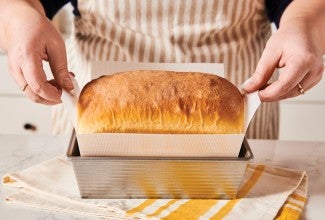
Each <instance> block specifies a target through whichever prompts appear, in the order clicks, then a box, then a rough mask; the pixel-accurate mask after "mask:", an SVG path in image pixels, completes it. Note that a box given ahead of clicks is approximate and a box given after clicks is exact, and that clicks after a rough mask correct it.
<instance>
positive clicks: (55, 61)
mask: <svg viewBox="0 0 325 220" xmlns="http://www.w3.org/2000/svg"><path fill="white" fill-rule="evenodd" d="M60 39H61V36H60ZM47 45H48V46H47V54H48V60H49V64H50V67H51V70H52V73H53V76H54V79H55V80H56V81H57V83H58V85H59V86H60V87H62V88H64V89H66V90H72V89H73V83H72V81H71V79H70V75H69V71H68V68H67V55H66V50H65V46H64V41H63V39H62V40H58V41H52V42H48V44H47Z"/></svg>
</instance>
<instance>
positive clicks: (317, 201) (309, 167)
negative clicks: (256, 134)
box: [0, 135, 325, 220]
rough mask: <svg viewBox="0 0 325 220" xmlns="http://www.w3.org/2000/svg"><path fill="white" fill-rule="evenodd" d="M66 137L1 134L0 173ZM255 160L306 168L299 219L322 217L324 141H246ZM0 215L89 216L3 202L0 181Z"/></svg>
mask: <svg viewBox="0 0 325 220" xmlns="http://www.w3.org/2000/svg"><path fill="white" fill-rule="evenodd" d="M68 141H69V137H67V136H33V135H0V175H1V176H3V175H4V174H5V173H10V172H15V171H19V170H22V169H25V168H28V167H30V166H32V165H35V164H38V163H40V162H42V161H45V160H48V159H51V158H53V157H55V156H60V155H63V154H65V151H66V148H67V145H68ZM249 143H250V145H251V148H252V151H253V153H254V156H255V159H254V163H263V164H268V165H274V166H280V167H285V168H291V169H301V170H306V171H307V173H308V181H309V188H308V189H309V193H308V194H309V196H308V202H307V205H306V207H305V209H304V212H303V216H302V219H308V220H309V219H323V218H324V215H325V209H324V205H323V204H325V169H324V168H325V142H302V141H269V140H250V141H249ZM0 219H29V220H34V219H35V220H38V219H40V220H41V219H42V220H57V219H71V220H84V219H90V218H88V217H83V216H76V215H71V214H64V213H57V212H50V211H43V210H38V209H35V208H29V207H22V206H18V205H10V204H7V203H5V202H4V194H3V190H2V185H0Z"/></svg>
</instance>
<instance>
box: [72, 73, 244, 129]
mask: <svg viewBox="0 0 325 220" xmlns="http://www.w3.org/2000/svg"><path fill="white" fill-rule="evenodd" d="M243 124H244V99H243V96H242V95H241V93H240V92H239V90H238V89H237V88H236V87H235V86H234V85H233V84H231V83H230V82H229V81H227V80H226V79H224V78H222V77H218V76H215V75H212V74H205V73H197V72H190V73H183V72H172V71H156V70H138V71H130V72H121V73H116V74H113V75H107V76H102V77H100V78H98V79H95V80H93V81H91V82H89V83H88V84H87V85H86V86H85V87H84V88H83V89H82V92H81V94H80V97H79V102H78V133H103V132H105V133H111V132H114V133H156V134H159V133H171V134H236V133H242V132H243Z"/></svg>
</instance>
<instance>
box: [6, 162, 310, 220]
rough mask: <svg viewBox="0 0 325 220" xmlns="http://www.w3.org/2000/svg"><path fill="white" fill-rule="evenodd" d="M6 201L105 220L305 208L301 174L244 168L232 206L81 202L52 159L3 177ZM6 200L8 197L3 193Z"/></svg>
mask: <svg viewBox="0 0 325 220" xmlns="http://www.w3.org/2000/svg"><path fill="white" fill-rule="evenodd" d="M3 184H4V185H5V186H8V187H7V188H6V190H9V189H11V192H12V187H16V188H15V190H14V193H12V194H11V195H7V197H6V201H7V202H9V203H15V204H20V205H27V206H33V207H37V208H42V209H47V210H52V211H59V212H67V213H73V214H80V215H86V216H91V217H100V218H107V219H134V218H137V219H177V220H179V219H290V220H291V219H299V216H300V214H301V212H302V209H303V207H304V205H305V203H306V196H307V175H306V172H305V171H296V170H288V169H283V168H276V167H271V166H266V165H248V167H247V170H246V172H245V175H244V177H243V181H242V184H241V186H240V189H239V192H238V199H234V200H213V199H209V200H203V199H125V200H109V199H108V200H83V199H80V198H79V191H78V187H77V183H76V180H75V177H74V173H73V168H72V165H71V164H70V163H69V162H68V161H66V160H65V159H64V158H55V159H52V160H49V161H46V162H43V163H41V164H38V165H36V166H33V167H31V168H28V169H26V170H23V171H21V172H17V173H12V174H7V175H5V176H4V177H3ZM6 194H8V192H6Z"/></svg>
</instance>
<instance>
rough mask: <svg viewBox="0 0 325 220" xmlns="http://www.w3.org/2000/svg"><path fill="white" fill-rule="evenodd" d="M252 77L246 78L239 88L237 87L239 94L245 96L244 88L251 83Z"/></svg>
mask: <svg viewBox="0 0 325 220" xmlns="http://www.w3.org/2000/svg"><path fill="white" fill-rule="evenodd" d="M251 80H252V77H250V78H248V79H247V80H246V81H245V82H244V83H243V84H241V86H240V87H239V90H240V92H241V94H243V95H245V94H246V93H247V92H246V91H245V87H246V86H247V85H248V84H249V83H250V82H251Z"/></svg>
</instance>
